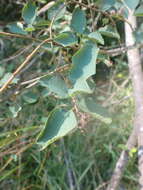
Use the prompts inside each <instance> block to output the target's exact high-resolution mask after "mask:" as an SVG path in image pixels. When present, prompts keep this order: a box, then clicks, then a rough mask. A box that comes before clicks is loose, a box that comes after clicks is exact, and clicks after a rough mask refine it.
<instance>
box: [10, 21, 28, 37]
mask: <svg viewBox="0 0 143 190" xmlns="http://www.w3.org/2000/svg"><path fill="white" fill-rule="evenodd" d="M7 27H8V28H9V30H10V32H12V33H16V34H23V35H26V34H27V32H26V31H25V30H24V29H23V24H22V23H20V22H17V23H13V24H9V25H8V26H7Z"/></svg>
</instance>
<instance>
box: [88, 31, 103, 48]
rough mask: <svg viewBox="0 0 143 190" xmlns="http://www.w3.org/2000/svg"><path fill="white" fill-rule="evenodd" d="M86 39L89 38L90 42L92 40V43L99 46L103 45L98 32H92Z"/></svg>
mask: <svg viewBox="0 0 143 190" xmlns="http://www.w3.org/2000/svg"><path fill="white" fill-rule="evenodd" d="M88 37H89V38H90V39H91V40H93V41H95V42H97V43H100V44H102V45H104V39H103V37H102V35H101V34H100V33H99V32H92V33H90V34H89V35H88Z"/></svg>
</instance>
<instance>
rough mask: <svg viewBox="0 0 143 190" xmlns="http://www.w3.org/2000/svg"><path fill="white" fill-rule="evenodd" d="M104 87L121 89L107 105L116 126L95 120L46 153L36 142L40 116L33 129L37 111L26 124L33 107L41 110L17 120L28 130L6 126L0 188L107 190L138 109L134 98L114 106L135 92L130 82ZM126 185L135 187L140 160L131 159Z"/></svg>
mask: <svg viewBox="0 0 143 190" xmlns="http://www.w3.org/2000/svg"><path fill="white" fill-rule="evenodd" d="M115 82H116V81H115ZM117 85H119V84H118V83H117ZM100 88H102V86H100ZM104 88H108V92H109V94H110V95H111V94H112V93H113V92H116V91H117V93H115V95H114V96H113V98H112V99H110V103H109V105H107V107H108V110H109V112H111V115H112V118H113V121H112V123H111V124H110V125H107V124H104V123H101V122H100V121H99V120H93V121H91V122H89V123H88V124H87V126H86V127H85V129H84V132H81V131H80V130H79V129H78V130H77V131H76V132H74V133H73V134H71V135H69V136H67V137H65V138H64V141H63V140H61V141H58V142H56V143H55V144H52V145H50V146H49V147H48V148H46V149H45V150H44V151H41V152H40V151H39V149H38V147H37V146H36V145H35V143H34V141H35V137H36V135H37V133H38V132H39V130H40V128H39V127H37V126H36V124H37V123H38V122H39V120H38V118H35V120H34V124H33V127H32V123H31V121H32V119H33V118H34V117H35V113H33V115H32V114H31V115H30V121H29V120H28V121H27V123H26V124H25V125H24V122H26V120H25V121H22V120H23V118H24V117H25V118H26V117H27V116H28V114H29V113H30V112H32V109H39V108H38V106H37V107H36V105H34V108H32V107H29V110H27V112H24V114H23V115H22V116H21V115H20V116H19V118H18V119H19V120H18V121H19V122H20V121H22V125H23V126H19V125H15V127H14V126H11V125H10V122H9V121H8V122H7V126H6V128H5V130H4V131H3V130H2V128H3V127H4V125H2V126H1V130H2V131H3V132H2V133H1V134H0V142H1V143H0V145H1V146H0V148H1V149H0V155H1V156H0V190H3V189H8V190H29V189H30V190H72V185H73V186H74V189H77V190H81V189H84V190H96V189H98V187H99V186H101V187H103V188H100V190H104V183H105V182H108V180H109V179H110V177H111V174H112V171H113V169H114V166H115V163H116V161H117V159H118V157H119V155H120V152H121V151H122V149H121V145H122V144H125V143H126V141H127V138H128V136H129V134H130V131H131V128H132V120H133V110H134V106H133V100H132V97H129V98H128V99H126V100H124V101H121V102H120V103H115V102H118V101H119V100H121V99H123V97H125V96H127V95H130V94H131V88H130V84H128V85H127V87H126V88H121V89H120V90H117V89H118V88H117V87H116V86H115V85H114V84H112V88H111V87H110V90H109V84H108V85H107V87H104ZM102 90H103V89H102ZM104 91H105V92H106V91H107V89H106V90H105V89H104ZM96 93H97V92H96ZM96 93H95V95H96ZM97 94H98V97H99V96H101V95H102V103H104V100H106V98H108V97H106V96H105V95H104V98H103V94H102V93H101V94H100V93H99V92H98V93H97ZM99 99H100V98H99ZM100 100H101V99H100ZM99 102H100V101H99ZM110 104H112V106H110ZM43 106H44V103H43ZM24 111H25V110H24ZM41 114H43V113H41ZM39 117H40V116H39ZM36 119H37V121H36ZM12 122H13V123H14V121H12ZM29 123H30V127H29ZM39 123H40V122H39ZM69 175H70V177H69ZM121 183H122V184H123V185H124V186H125V187H126V189H127V190H129V189H132V190H133V189H136V186H137V164H136V156H134V157H133V158H131V159H130V161H129V164H128V166H127V168H126V170H125V172H124V176H123V179H122V182H121ZM75 187H76V188H75Z"/></svg>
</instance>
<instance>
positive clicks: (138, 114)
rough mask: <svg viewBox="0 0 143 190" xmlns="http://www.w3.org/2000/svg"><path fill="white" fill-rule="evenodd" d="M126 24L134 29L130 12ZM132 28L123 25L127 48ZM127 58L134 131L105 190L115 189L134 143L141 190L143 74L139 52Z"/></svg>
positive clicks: (129, 52)
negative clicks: (133, 113) (132, 99)
mask: <svg viewBox="0 0 143 190" xmlns="http://www.w3.org/2000/svg"><path fill="white" fill-rule="evenodd" d="M128 22H129V23H130V24H131V25H132V28H133V29H135V28H136V18H135V17H134V16H133V12H132V11H131V10H129V17H128ZM132 28H131V27H130V26H129V24H128V23H125V36H126V45H127V46H132V45H134V44H135V40H134V37H133V31H132ZM127 57H128V64H129V72H130V77H131V81H132V85H133V93H134V101H135V120H134V129H133V132H132V134H131V136H130V138H129V140H128V142H127V145H126V146H127V149H128V151H123V152H122V153H121V156H120V158H119V160H118V162H117V164H116V167H115V170H114V173H113V176H112V178H111V180H110V183H109V185H108V187H107V190H116V189H117V187H118V185H119V182H120V179H121V177H122V174H123V171H124V168H125V165H126V163H127V161H128V157H129V155H128V153H129V151H130V150H131V149H132V148H133V147H134V146H135V145H136V143H137V144H138V160H139V162H138V167H139V172H140V178H139V184H140V190H143V72H142V68H141V59H140V55H139V50H138V49H137V48H134V49H131V50H128V52H127Z"/></svg>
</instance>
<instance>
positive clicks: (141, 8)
mask: <svg viewBox="0 0 143 190" xmlns="http://www.w3.org/2000/svg"><path fill="white" fill-rule="evenodd" d="M134 15H135V16H143V5H141V6H139V7H138V8H137V10H136V11H135V13H134Z"/></svg>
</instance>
